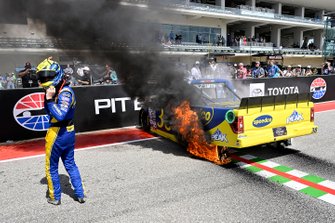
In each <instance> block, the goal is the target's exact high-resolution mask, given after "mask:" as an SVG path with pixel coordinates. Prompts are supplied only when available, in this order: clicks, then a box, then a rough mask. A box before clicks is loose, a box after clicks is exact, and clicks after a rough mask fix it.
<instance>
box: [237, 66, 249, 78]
mask: <svg viewBox="0 0 335 223" xmlns="http://www.w3.org/2000/svg"><path fill="white" fill-rule="evenodd" d="M247 72H248V71H247V68H245V67H244V64H243V63H239V64H238V68H237V79H245V78H247Z"/></svg>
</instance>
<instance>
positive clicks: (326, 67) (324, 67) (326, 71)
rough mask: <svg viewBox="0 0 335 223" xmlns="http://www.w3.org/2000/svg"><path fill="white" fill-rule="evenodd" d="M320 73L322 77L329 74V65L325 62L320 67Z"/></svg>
mask: <svg viewBox="0 0 335 223" xmlns="http://www.w3.org/2000/svg"><path fill="white" fill-rule="evenodd" d="M321 71H322V74H323V75H329V74H330V71H331V66H330V63H329V62H325V63H324V64H323V65H322V68H321Z"/></svg>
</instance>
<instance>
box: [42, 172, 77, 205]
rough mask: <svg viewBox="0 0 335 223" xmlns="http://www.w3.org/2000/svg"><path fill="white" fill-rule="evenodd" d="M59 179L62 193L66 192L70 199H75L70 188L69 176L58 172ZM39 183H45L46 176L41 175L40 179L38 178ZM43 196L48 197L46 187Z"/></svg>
mask: <svg viewBox="0 0 335 223" xmlns="http://www.w3.org/2000/svg"><path fill="white" fill-rule="evenodd" d="M59 181H60V186H61V189H62V194H66V195H68V196H69V197H71V198H72V199H76V196H75V194H74V190H73V189H72V187H71V183H70V178H69V176H67V175H65V174H60V175H59ZM40 183H41V184H45V185H47V184H48V182H47V178H46V177H43V178H42V179H41V180H40ZM45 197H46V198H48V197H49V191H48V189H47V191H46V194H45Z"/></svg>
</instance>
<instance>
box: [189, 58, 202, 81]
mask: <svg viewBox="0 0 335 223" xmlns="http://www.w3.org/2000/svg"><path fill="white" fill-rule="evenodd" d="M197 79H201V70H200V62H199V61H195V63H194V66H193V67H192V69H191V80H197Z"/></svg>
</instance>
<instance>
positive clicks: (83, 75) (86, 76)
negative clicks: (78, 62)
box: [77, 66, 91, 85]
mask: <svg viewBox="0 0 335 223" xmlns="http://www.w3.org/2000/svg"><path fill="white" fill-rule="evenodd" d="M90 71H91V70H90V68H89V67H88V66H85V67H83V68H78V70H77V74H78V75H79V77H80V78H79V79H78V83H79V84H80V85H91V74H90Z"/></svg>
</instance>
